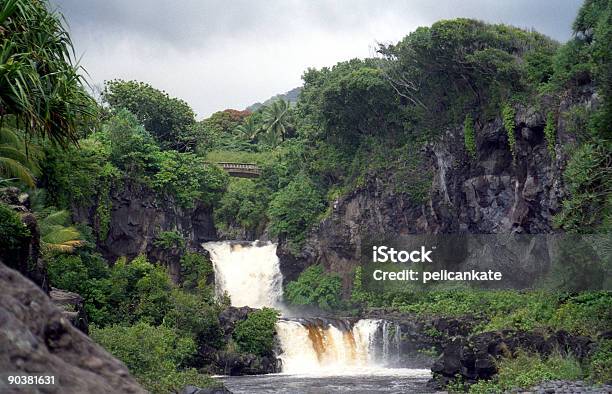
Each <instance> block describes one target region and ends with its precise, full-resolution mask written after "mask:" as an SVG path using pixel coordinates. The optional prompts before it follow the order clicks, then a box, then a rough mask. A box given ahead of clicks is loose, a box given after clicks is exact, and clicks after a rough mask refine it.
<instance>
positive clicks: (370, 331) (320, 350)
mask: <svg viewBox="0 0 612 394" xmlns="http://www.w3.org/2000/svg"><path fill="white" fill-rule="evenodd" d="M385 327H386V328H385ZM390 327H395V324H393V323H391V322H388V321H384V320H375V319H360V320H358V321H357V322H355V323H351V322H349V321H348V320H340V319H321V318H308V319H281V320H279V322H278V323H277V333H278V338H279V340H280V344H281V348H282V353H281V354H280V355H279V358H280V359H281V360H282V365H283V368H282V370H283V372H284V373H289V374H312V373H318V374H320V373H326V374H341V373H345V372H355V371H356V370H358V369H360V368H376V367H384V366H387V365H388V364H390V363H392V362H396V361H397V360H396V358H395V355H393V356H391V355H390V354H389V349H390V348H391V347H392V346H393V348H395V349H399V342H398V343H395V341H396V340H397V339H398V338H399V337H398V336H396V335H394V336H393V337H391V336H390V335H388V333H389V329H390ZM385 332H386V333H387V334H386V335H385ZM396 332H397V329H396Z"/></svg>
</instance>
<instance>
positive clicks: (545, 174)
mask: <svg viewBox="0 0 612 394" xmlns="http://www.w3.org/2000/svg"><path fill="white" fill-rule="evenodd" d="M596 102H597V95H596V94H595V92H594V90H593V88H592V87H591V86H584V87H583V88H582V90H580V91H579V92H575V93H574V94H573V95H570V96H568V98H567V99H565V100H564V101H562V102H561V103H560V110H564V109H567V108H568V107H570V106H572V105H581V106H584V107H591V106H593V105H596ZM515 110H516V116H515V118H514V125H515V128H514V134H515V135H516V150H515V157H514V158H513V155H512V153H511V151H510V149H509V145H508V136H507V134H508V133H507V132H506V130H505V129H504V126H503V123H502V119H501V118H500V117H497V118H495V119H492V120H491V121H489V122H486V123H483V124H480V125H479V124H478V123H477V124H476V129H475V136H476V143H477V156H476V157H475V158H471V157H470V156H469V155H468V154H467V152H466V149H465V147H464V137H463V129H462V127H461V126H457V127H455V128H451V129H448V130H446V131H444V133H443V134H442V135H441V136H440V137H439V138H438V139H437V140H436V141H435V142H431V143H429V144H427V145H425V146H424V147H423V149H422V150H421V156H422V160H423V161H424V162H425V163H426V165H427V167H428V169H429V172H430V173H431V174H432V178H431V186H430V188H429V193H428V196H427V198H426V199H425V201H424V202H418V201H414V200H413V199H411V198H410V196H409V195H408V194H405V193H398V192H397V191H396V190H397V188H394V187H390V186H393V185H389V182H387V181H386V180H387V179H389V178H391V177H390V176H387V175H389V174H380V173H378V174H374V175H372V176H370V177H369V178H368V179H367V180H366V183H365V185H364V186H363V187H361V188H359V189H357V190H354V191H352V192H350V193H349V194H348V195H345V196H343V197H342V198H340V199H339V200H338V201H337V202H336V203H335V204H334V207H333V210H332V213H331V214H330V215H329V216H328V217H327V218H326V219H324V220H323V221H322V222H321V223H320V224H319V225H318V226H317V227H316V228H314V229H313V230H312V231H311V232H310V235H309V238H308V240H307V241H306V244H305V245H304V247H303V248H302V250H301V251H300V252H299V253H298V254H297V255H295V254H294V253H292V251H290V250H289V248H288V246H287V245H286V244H285V243H283V242H281V244H280V245H279V248H278V255H279V257H280V260H281V270H282V272H283V275H284V277H285V281H288V280H294V279H295V278H296V277H297V275H299V273H300V272H301V271H302V270H303V268H304V267H307V266H309V265H311V264H318V263H322V264H323V265H324V266H325V267H326V268H327V269H328V270H330V271H332V272H336V273H339V274H340V275H341V276H342V277H343V280H344V288H345V290H346V289H347V288H349V287H350V285H351V273H352V272H353V270H354V267H355V266H356V264H357V262H358V261H359V254H360V248H361V244H362V242H365V240H366V239H367V238H368V236H370V235H380V234H396V235H402V234H424V233H427V234H440V233H472V234H504V233H523V234H541V233H550V232H553V231H554V230H553V224H552V218H553V216H554V214H555V213H557V212H558V211H559V210H560V208H561V201H562V198H563V197H564V196H565V194H566V191H565V188H564V184H563V180H562V173H563V170H564V166H565V164H566V162H567V155H566V154H565V153H564V152H563V150H562V149H561V145H562V144H564V143H566V142H568V141H571V140H572V139H573V138H575V137H574V136H573V135H572V133H571V132H570V131H569V130H568V129H569V126H568V124H567V121H566V120H565V119H564V118H563V117H559V120H558V122H557V124H556V125H555V126H556V132H557V142H558V143H557V147H556V150H555V152H549V150H548V148H547V143H546V140H545V136H544V128H545V124H546V120H545V116H544V114H543V113H541V112H540V111H538V110H536V109H535V108H533V107H527V106H522V107H521V106H518V107H516V108H515Z"/></svg>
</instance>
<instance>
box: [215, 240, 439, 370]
mask: <svg viewBox="0 0 612 394" xmlns="http://www.w3.org/2000/svg"><path fill="white" fill-rule="evenodd" d="M203 246H204V248H205V249H206V250H208V251H209V252H210V256H211V260H212V263H213V268H214V271H215V286H216V289H215V290H216V292H217V294H218V295H222V294H224V293H227V294H228V295H229V296H230V298H231V304H232V306H250V307H254V308H261V307H265V306H267V307H274V308H277V309H280V310H281V311H282V310H283V309H284V308H283V305H282V302H281V301H282V279H283V278H282V274H281V271H280V264H279V260H278V257H277V256H276V245H275V244H272V243H261V242H257V241H255V242H247V243H237V242H208V243H205V244H204V245H203ZM277 334H278V338H279V341H280V345H281V349H282V353H281V354H280V355H279V356H278V357H279V358H280V359H281V360H282V365H283V366H282V372H283V374H291V375H310V376H312V375H327V376H329V375H337V376H340V375H360V374H366V375H372V376H374V375H389V376H391V375H394V376H395V375H404V376H409V375H410V376H412V375H413V374H417V375H423V374H428V373H429V372H428V371H426V370H413V369H406V368H388V367H389V366H390V365H392V364H393V363H394V362H397V361H398V359H399V355H400V354H399V353H400V336H401V333H400V330H399V326H398V325H395V324H393V323H391V322H388V321H385V320H376V319H361V320H358V321H356V322H349V321H347V320H338V319H321V318H304V319H280V320H279V321H278V323H277ZM415 376H416V375H415Z"/></svg>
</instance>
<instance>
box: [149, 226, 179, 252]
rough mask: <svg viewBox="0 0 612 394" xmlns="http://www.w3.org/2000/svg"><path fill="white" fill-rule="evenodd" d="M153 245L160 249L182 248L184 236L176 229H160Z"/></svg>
mask: <svg viewBox="0 0 612 394" xmlns="http://www.w3.org/2000/svg"><path fill="white" fill-rule="evenodd" d="M153 245H155V246H157V247H158V248H161V249H181V250H182V249H183V248H184V247H185V238H183V236H182V235H181V233H179V232H178V231H176V230H172V231H162V232H161V233H159V234H158V235H157V238H155V240H154V241H153Z"/></svg>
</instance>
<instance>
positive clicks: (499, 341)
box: [431, 330, 593, 382]
mask: <svg viewBox="0 0 612 394" xmlns="http://www.w3.org/2000/svg"><path fill="white" fill-rule="evenodd" d="M592 345H593V341H592V340H591V339H590V338H588V337H583V336H576V335H571V334H568V333H567V332H565V331H559V332H557V333H555V334H553V335H551V336H550V337H549V338H548V339H546V338H544V336H543V335H542V334H540V333H535V332H524V331H512V330H505V331H500V332H484V333H481V334H476V335H472V336H470V337H468V338H467V339H466V338H463V337H458V338H454V339H452V340H450V341H449V343H448V344H447V345H446V346H445V347H444V352H443V353H442V355H441V356H440V358H439V359H438V360H436V362H435V363H434V365H433V367H432V368H431V370H432V372H433V373H434V376H435V377H436V378H437V381H438V382H442V381H444V379H442V377H445V378H447V380H451V379H453V378H455V377H456V376H458V375H460V376H461V377H463V378H464V379H465V380H467V381H477V380H479V379H490V378H491V377H492V376H493V375H495V374H496V373H497V366H496V361H497V360H499V359H500V358H510V357H513V356H514V355H516V353H517V352H518V351H527V352H530V353H536V354H540V355H542V356H547V355H550V354H552V353H553V352H561V353H562V354H572V355H573V356H575V357H576V358H577V359H578V360H579V361H581V360H584V359H586V358H587V357H588V355H589V352H590V351H591V349H592Z"/></svg>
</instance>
